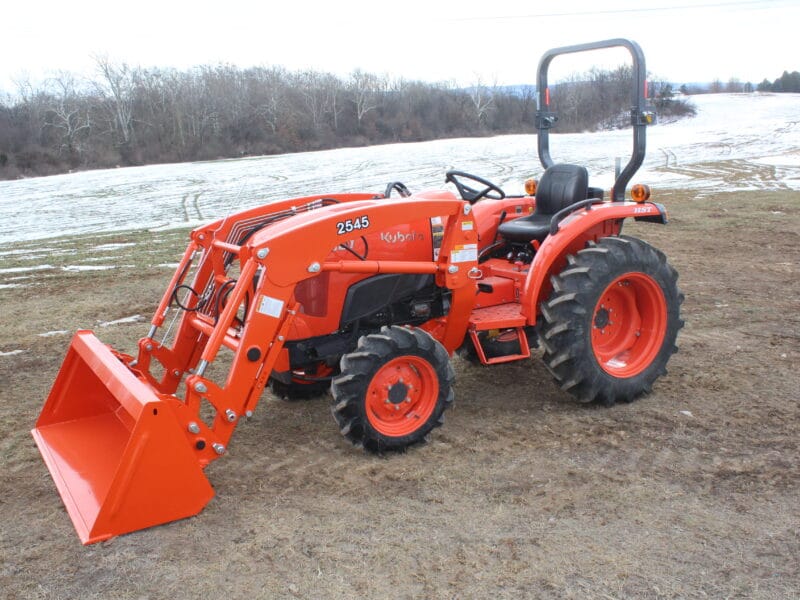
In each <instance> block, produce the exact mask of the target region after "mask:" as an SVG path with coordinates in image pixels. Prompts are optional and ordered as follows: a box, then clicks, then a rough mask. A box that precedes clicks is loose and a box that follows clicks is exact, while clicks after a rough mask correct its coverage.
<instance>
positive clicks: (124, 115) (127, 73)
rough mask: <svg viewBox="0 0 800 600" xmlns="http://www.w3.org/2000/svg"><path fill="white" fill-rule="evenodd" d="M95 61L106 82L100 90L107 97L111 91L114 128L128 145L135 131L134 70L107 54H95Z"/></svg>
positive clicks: (123, 142) (121, 140) (122, 141)
mask: <svg viewBox="0 0 800 600" xmlns="http://www.w3.org/2000/svg"><path fill="white" fill-rule="evenodd" d="M94 61H95V64H96V65H97V68H98V70H99V71H100V74H101V75H102V76H103V79H104V83H105V86H102V85H101V86H98V91H99V92H100V93H101V94H102V95H104V96H106V97H107V96H108V94H109V93H110V98H111V105H112V107H113V108H112V110H113V115H114V120H113V122H114V125H115V127H114V129H115V130H117V131H119V136H120V140H119V141H120V142H121V144H123V145H125V146H127V145H129V144H130V142H131V136H132V131H133V129H132V126H133V89H134V70H133V69H131V68H130V67H129V66H128V65H127V64H125V63H121V64H114V63H112V62H111V60H110V59H109V58H108V57H107V56H95V57H94Z"/></svg>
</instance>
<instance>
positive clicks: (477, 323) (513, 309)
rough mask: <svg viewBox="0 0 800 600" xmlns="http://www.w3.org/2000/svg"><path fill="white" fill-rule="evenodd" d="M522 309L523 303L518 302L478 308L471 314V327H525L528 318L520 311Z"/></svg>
mask: <svg viewBox="0 0 800 600" xmlns="http://www.w3.org/2000/svg"><path fill="white" fill-rule="evenodd" d="M521 310H522V305H520V304H518V303H517V302H510V303H508V304H498V305H497V306H489V307H486V308H476V309H475V310H473V311H472V314H471V315H470V318H469V327H470V329H472V330H474V331H488V330H490V329H511V328H517V327H524V326H525V325H526V324H527V320H526V318H525V315H523V314H522V313H521V312H520V311H521Z"/></svg>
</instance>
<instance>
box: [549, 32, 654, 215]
mask: <svg viewBox="0 0 800 600" xmlns="http://www.w3.org/2000/svg"><path fill="white" fill-rule="evenodd" d="M616 47H623V48H627V50H628V51H629V52H630V53H631V57H632V58H633V89H632V90H631V125H633V152H632V153H631V158H630V160H629V161H628V164H627V165H625V168H624V169H622V171H621V172H620V173H619V174H618V175H617V178H616V180H615V181H614V188H613V190H612V192H611V199H612V200H613V201H615V202H622V201H623V200H624V199H625V189H626V188H627V186H628V183H629V182H630V180H631V178H632V177H633V176H634V174H635V173H636V171H637V170H638V169H639V167H640V166H641V165H642V162H643V161H644V155H645V149H646V128H647V126H648V125H650V124H651V123H653V122H654V120H655V113H654V112H653V111H652V109H650V108H649V107H648V106H647V68H646V66H645V61H644V53H642V49H641V48H640V47H639V44H637V43H636V42H634V41H631V40H626V39H624V38H615V39H611V40H603V41H600V42H590V43H588V44H577V45H574V46H563V47H561V48H553V49H552V50H548V51H547V52H545V53H544V55H543V56H542V58H541V59H540V60H539V68H538V71H537V76H536V92H537V94H538V110H537V111H536V129H537V132H538V147H539V160H540V161H541V163H542V166H543V167H544V168H545V169H547V168H548V167H551V166H552V165H553V164H554V163H553V159H552V158H551V156H550V128H551V127H553V125H555V123H556V121H557V120H558V115H557V114H556V113H555V112H553V111H551V110H550V89H549V87H548V85H547V70H548V68H549V67H550V63H551V62H552V61H553V59H554V58H555V57H556V56H559V55H561V54H573V53H576V52H588V51H591V50H601V49H603V48H616Z"/></svg>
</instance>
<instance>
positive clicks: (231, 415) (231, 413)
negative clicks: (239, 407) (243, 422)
mask: <svg viewBox="0 0 800 600" xmlns="http://www.w3.org/2000/svg"><path fill="white" fill-rule="evenodd" d="M225 418H226V419H228V423H233V422H234V421H235V420H236V413H235V412H234V411H232V410H231V409H230V408H229V409H228V410H226V411H225Z"/></svg>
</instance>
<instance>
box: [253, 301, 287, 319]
mask: <svg viewBox="0 0 800 600" xmlns="http://www.w3.org/2000/svg"><path fill="white" fill-rule="evenodd" d="M258 312H260V313H261V314H262V315H267V316H268V317H275V318H276V319H277V318H279V317H280V316H281V313H282V312H283V300H279V299H278V298H271V297H270V296H261V302H259V303H258Z"/></svg>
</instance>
